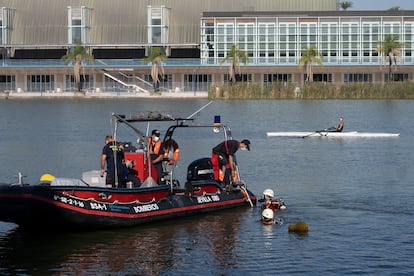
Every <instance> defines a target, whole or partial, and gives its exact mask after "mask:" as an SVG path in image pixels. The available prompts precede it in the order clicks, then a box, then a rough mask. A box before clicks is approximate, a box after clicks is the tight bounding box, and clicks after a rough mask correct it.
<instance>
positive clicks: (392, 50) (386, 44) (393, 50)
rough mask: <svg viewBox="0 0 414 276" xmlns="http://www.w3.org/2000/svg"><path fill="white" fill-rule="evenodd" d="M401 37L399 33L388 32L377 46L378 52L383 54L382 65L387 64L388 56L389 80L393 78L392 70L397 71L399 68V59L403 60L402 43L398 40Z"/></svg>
mask: <svg viewBox="0 0 414 276" xmlns="http://www.w3.org/2000/svg"><path fill="white" fill-rule="evenodd" d="M398 39H399V36H398V35H394V34H387V35H385V36H384V40H383V41H381V42H380V43H379V46H378V48H377V51H378V53H379V54H380V55H381V56H382V65H383V66H384V67H385V66H387V65H386V64H387V58H388V70H389V73H388V81H390V80H391V73H392V72H391V71H396V70H397V69H398V68H397V59H400V61H401V52H400V50H399V49H400V48H402V46H403V45H402V44H401V43H399V42H398V41H397V40H398Z"/></svg>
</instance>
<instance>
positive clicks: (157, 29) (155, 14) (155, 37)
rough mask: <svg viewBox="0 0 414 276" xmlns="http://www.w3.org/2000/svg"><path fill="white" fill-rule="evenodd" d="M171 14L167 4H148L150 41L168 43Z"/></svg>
mask: <svg viewBox="0 0 414 276" xmlns="http://www.w3.org/2000/svg"><path fill="white" fill-rule="evenodd" d="M169 15H170V12H169V9H168V8H166V7H165V6H148V10H147V16H148V19H147V22H148V34H147V35H148V43H154V44H160V43H168V38H169V35H168V34H169V33H168V30H169V22H170V19H169Z"/></svg>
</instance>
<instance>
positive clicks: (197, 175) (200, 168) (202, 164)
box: [187, 157, 214, 181]
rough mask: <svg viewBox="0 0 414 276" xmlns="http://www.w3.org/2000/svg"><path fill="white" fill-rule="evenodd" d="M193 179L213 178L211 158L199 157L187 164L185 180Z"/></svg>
mask: <svg viewBox="0 0 414 276" xmlns="http://www.w3.org/2000/svg"><path fill="white" fill-rule="evenodd" d="M195 180H214V173H213V164H212V163H211V158H209V157H205V158H200V159H197V160H195V161H193V162H192V163H191V164H190V165H188V169H187V181H195Z"/></svg>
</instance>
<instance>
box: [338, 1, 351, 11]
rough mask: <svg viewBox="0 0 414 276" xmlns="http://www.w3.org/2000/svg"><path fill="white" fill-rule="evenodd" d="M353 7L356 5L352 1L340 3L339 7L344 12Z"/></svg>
mask: <svg viewBox="0 0 414 276" xmlns="http://www.w3.org/2000/svg"><path fill="white" fill-rule="evenodd" d="M353 5H354V3H352V2H351V1H342V2H340V3H339V6H340V7H341V9H343V10H344V11H346V10H348V9H349V8H352V6H353Z"/></svg>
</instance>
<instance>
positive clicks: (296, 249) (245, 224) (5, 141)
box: [0, 99, 414, 275]
mask: <svg viewBox="0 0 414 276" xmlns="http://www.w3.org/2000/svg"><path fill="white" fill-rule="evenodd" d="M207 102H208V101H207V100H200V99H198V100H189V99H185V100H184V99H181V100H171V99H169V100H162V99H155V100H149V99H145V100H143V99H133V100H132V99H128V100H127V99H101V100H91V99H55V100H47V99H36V100H34V99H33V100H2V101H0V134H1V135H0V156H1V159H0V176H1V179H0V182H7V183H8V182H10V183H12V182H15V181H16V179H17V173H18V172H22V173H23V174H24V175H25V176H26V178H25V181H26V182H29V183H36V182H37V181H38V179H39V177H40V175H42V174H43V173H47V172H48V173H52V174H54V175H56V176H61V177H80V176H81V173H82V172H83V171H88V170H95V169H99V158H100V153H101V150H102V147H103V143H104V136H105V135H106V134H108V133H110V132H111V126H110V114H111V112H117V113H126V114H129V113H133V112H138V111H151V110H157V111H162V112H166V113H172V114H174V115H176V116H185V117H187V116H189V115H190V114H192V113H193V112H194V111H195V110H197V109H198V108H200V107H202V106H203V105H205V104H206V103H207ZM413 111H414V101H396V100H395V101H394V100H393V101H369V100H363V101H354V100H349V101H348V100H346V101H344V100H342V101H301V100H298V101H296V100H289V101H217V102H214V103H213V104H211V105H209V106H208V107H207V108H206V109H204V110H203V111H202V112H201V113H200V115H199V116H197V118H198V119H199V121H200V122H203V123H210V122H212V120H213V118H214V115H219V114H220V115H221V118H222V121H223V122H224V123H227V124H228V125H230V126H231V127H232V130H233V137H234V138H236V139H244V138H248V139H250V140H251V142H252V145H251V148H252V150H251V152H240V153H238V162H239V167H240V169H241V177H242V179H244V180H245V181H246V182H247V183H248V185H249V188H250V189H251V190H252V191H253V192H254V193H255V194H257V195H259V196H260V195H261V193H262V191H263V190H264V189H265V188H272V189H273V190H274V191H275V192H276V194H277V195H278V196H279V197H283V198H284V199H285V202H286V204H287V205H288V209H287V210H284V211H280V212H279V213H278V214H277V216H278V218H279V219H280V220H281V221H282V224H279V225H273V226H263V225H261V224H260V222H259V218H260V208H258V207H256V208H241V209H236V210H231V211H226V212H220V213H212V214H209V215H203V216H197V217H188V218H184V219H180V220H174V221H165V222H162V223H156V224H148V225H145V226H142V227H137V228H131V229H123V230H113V231H98V232H86V233H84V232H83V233H65V234H58V233H57V234H55V235H51V234H47V235H42V234H39V233H37V234H28V233H24V232H22V231H20V230H19V228H17V227H16V226H15V225H13V224H8V223H1V222H0V274H1V275H183V274H185V275H275V274H280V275H338V274H341V275H346V274H360V275H412V274H413V273H414V262H413V259H414V238H413V237H414V236H413V225H414V181H413V177H414V165H413V164H414V143H413V137H414V125H413V114H412V113H413ZM338 117H343V118H344V120H345V131H351V130H357V131H369V132H398V133H401V136H400V137H398V138H375V139H374V138H371V139H368V138H344V139H334V138H311V137H309V138H304V139H302V138H274V137H273V138H269V137H266V132H267V131H312V130H318V129H321V128H326V127H329V126H332V125H334V124H336V123H337V121H338ZM158 128H160V130H161V131H163V130H164V131H165V129H166V128H162V127H161V126H160V127H158ZM177 140H178V142H179V143H180V145H181V152H182V158H181V160H180V163H179V167H178V174H179V175H180V176H181V177H184V176H185V173H186V167H187V165H188V164H189V162H190V161H191V160H193V159H196V158H199V157H204V156H209V155H210V149H211V148H212V147H213V146H215V144H217V143H218V142H220V139H219V138H218V137H217V136H213V138H211V137H208V136H207V135H205V134H203V133H198V132H191V131H190V132H188V133H185V132H183V133H181V132H180V133H178V136H177ZM196 153H197V154H196ZM181 182H182V183H183V182H184V180H182V181H181ZM300 220H302V221H305V222H306V223H308V224H309V232H308V234H307V235H304V236H300V235H297V234H292V233H289V232H288V225H289V224H292V223H296V222H298V221H300Z"/></svg>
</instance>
